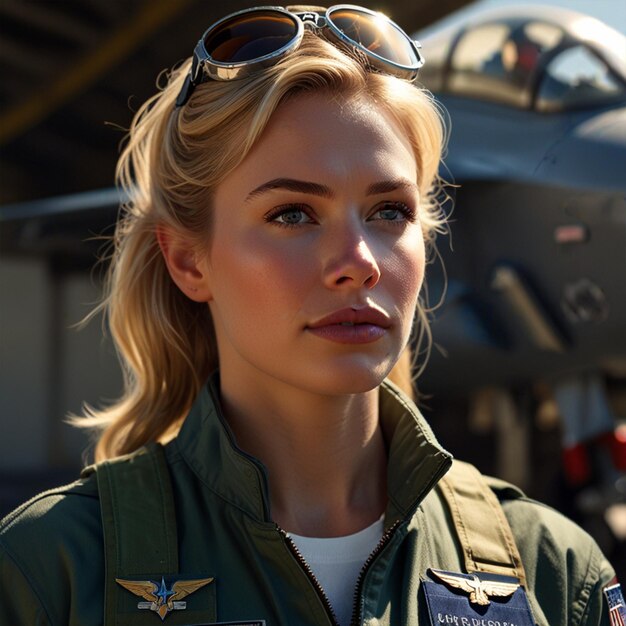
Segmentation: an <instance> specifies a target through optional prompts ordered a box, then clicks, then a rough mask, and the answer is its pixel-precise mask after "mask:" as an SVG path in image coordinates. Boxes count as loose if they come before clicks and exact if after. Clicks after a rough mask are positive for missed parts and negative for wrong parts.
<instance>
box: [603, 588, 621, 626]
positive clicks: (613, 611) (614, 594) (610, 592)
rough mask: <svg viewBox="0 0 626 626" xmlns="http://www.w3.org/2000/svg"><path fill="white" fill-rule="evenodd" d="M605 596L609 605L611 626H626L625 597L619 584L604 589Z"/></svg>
mask: <svg viewBox="0 0 626 626" xmlns="http://www.w3.org/2000/svg"><path fill="white" fill-rule="evenodd" d="M604 595H605V597H606V601H607V604H608V605H609V617H610V620H611V626H625V625H626V605H625V604H624V596H623V595H622V588H621V586H620V585H619V584H617V585H611V586H610V587H605V588H604Z"/></svg>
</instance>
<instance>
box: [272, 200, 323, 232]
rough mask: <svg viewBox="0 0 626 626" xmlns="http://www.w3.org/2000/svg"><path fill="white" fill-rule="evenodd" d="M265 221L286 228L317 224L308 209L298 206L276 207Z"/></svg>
mask: <svg viewBox="0 0 626 626" xmlns="http://www.w3.org/2000/svg"><path fill="white" fill-rule="evenodd" d="M265 221H266V222H271V223H273V224H277V225H279V226H286V227H294V226H300V225H301V224H313V223H315V220H313V219H312V218H311V216H310V215H309V213H308V211H307V207H305V206H304V205H298V204H289V205H284V206H279V207H276V208H275V209H273V210H272V211H270V212H269V213H268V214H267V215H266V216H265Z"/></svg>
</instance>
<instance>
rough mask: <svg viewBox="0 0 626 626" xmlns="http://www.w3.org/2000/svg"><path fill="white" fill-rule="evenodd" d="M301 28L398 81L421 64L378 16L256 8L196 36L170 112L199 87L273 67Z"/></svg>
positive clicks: (346, 9)
mask: <svg viewBox="0 0 626 626" xmlns="http://www.w3.org/2000/svg"><path fill="white" fill-rule="evenodd" d="M305 28H307V29H311V30H314V31H320V32H321V33H323V35H324V36H325V37H326V38H327V39H328V40H329V41H332V42H333V43H338V44H343V45H344V46H348V47H349V48H352V49H356V50H357V51H360V52H361V53H363V54H364V55H365V57H366V58H367V61H368V63H369V65H370V66H371V67H373V68H375V69H377V70H380V71H382V72H384V73H387V74H393V75H394V76H399V77H400V78H406V79H408V80H411V81H412V80H415V78H417V73H418V71H419V69H420V67H422V65H423V64H424V60H423V58H422V55H421V54H420V51H419V48H420V44H419V43H418V42H417V41H413V40H412V39H411V38H410V37H409V36H408V35H407V34H406V33H405V32H404V31H403V30H402V29H401V28H400V27H399V26H398V25H397V24H396V23H394V22H392V21H391V20H390V19H389V18H388V17H386V16H385V15H383V14H382V13H376V12H374V11H370V10H369V9H365V8H363V7H359V6H354V5H351V4H338V5H336V6H332V7H330V8H329V9H324V8H323V7H294V8H293V10H290V8H289V7H287V8H282V7H256V8H253V9H245V10H243V11H238V12H237V13H231V14H230V15H227V16H226V17H224V18H222V19H221V20H220V21H219V22H216V23H215V24H213V26H211V27H210V28H209V29H208V30H207V31H206V32H205V33H204V35H202V38H201V39H200V41H199V42H198V44H197V45H196V48H195V50H194V52H193V60H192V63H191V69H190V70H189V74H188V75H187V77H186V79H185V82H184V84H183V87H182V89H181V90H180V93H179V94H178V97H177V98H176V106H177V107H180V106H183V105H184V104H185V103H186V102H187V100H189V97H190V96H191V94H192V93H193V90H194V89H195V88H196V86H197V85H200V84H202V83H204V82H207V81H209V80H233V79H237V78H244V77H245V76H249V75H250V74H253V73H254V72H256V71H258V70H260V69H262V68H265V67H269V66H271V65H274V64H276V63H277V62H278V61H279V60H280V59H282V58H283V57H284V56H286V55H288V54H289V53H291V52H293V51H294V50H296V49H297V48H298V46H299V45H300V43H301V41H302V38H303V36H304V29H305Z"/></svg>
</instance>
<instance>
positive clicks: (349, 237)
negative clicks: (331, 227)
mask: <svg viewBox="0 0 626 626" xmlns="http://www.w3.org/2000/svg"><path fill="white" fill-rule="evenodd" d="M331 237H332V236H331ZM332 239H333V244H332V249H333V251H334V254H332V255H330V258H329V261H328V263H327V264H326V268H325V271H324V282H325V284H326V286H327V287H329V288H332V289H336V288H355V287H356V288H360V287H365V288H366V289H372V287H374V286H375V285H376V284H377V283H378V281H379V280H380V266H379V264H378V261H377V260H376V255H375V254H374V251H373V247H372V245H371V242H368V241H367V240H366V239H365V237H363V236H362V235H356V234H354V233H346V234H343V235H341V234H339V233H335V236H334V237H332Z"/></svg>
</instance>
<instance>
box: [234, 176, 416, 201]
mask: <svg viewBox="0 0 626 626" xmlns="http://www.w3.org/2000/svg"><path fill="white" fill-rule="evenodd" d="M274 189H286V190H287V191H296V192H298V193H305V194H310V195H314V196H321V197H322V198H331V199H332V198H334V197H335V194H334V193H333V191H332V189H331V188H330V187H327V186H326V185H321V184H320V183H314V182H311V181H307V180H298V179H296V178H274V179H273V180H269V181H268V182H266V183H263V184H262V185H260V186H259V187H257V188H256V189H253V190H252V191H251V192H250V193H249V194H248V195H247V197H246V200H245V201H246V202H249V201H250V200H252V199H253V198H256V197H258V196H260V195H263V194H264V193H267V192H269V191H273V190H274ZM398 189H403V190H406V191H408V192H412V193H419V188H418V186H417V185H416V184H415V183H414V182H412V181H410V180H409V179H408V178H394V179H392V180H381V181H379V182H376V183H372V184H371V185H370V186H369V187H368V188H367V191H366V195H367V196H375V195H377V194H381V193H389V192H391V191H397V190H398Z"/></svg>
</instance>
